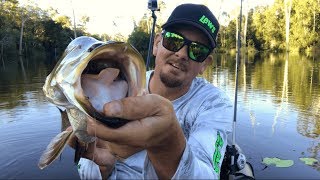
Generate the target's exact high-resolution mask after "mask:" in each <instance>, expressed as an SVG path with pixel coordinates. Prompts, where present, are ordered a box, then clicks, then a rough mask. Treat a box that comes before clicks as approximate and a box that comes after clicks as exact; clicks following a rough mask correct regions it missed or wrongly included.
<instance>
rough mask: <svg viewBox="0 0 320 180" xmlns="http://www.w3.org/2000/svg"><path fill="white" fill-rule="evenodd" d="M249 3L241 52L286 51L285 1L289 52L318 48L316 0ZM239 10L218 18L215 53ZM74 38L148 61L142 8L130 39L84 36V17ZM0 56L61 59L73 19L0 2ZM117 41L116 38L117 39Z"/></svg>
mask: <svg viewBox="0 0 320 180" xmlns="http://www.w3.org/2000/svg"><path fill="white" fill-rule="evenodd" d="M248 1H249V0H243V4H244V5H243V7H245V8H244V13H243V24H242V26H241V27H242V28H243V29H242V30H241V32H242V34H241V38H242V44H243V45H242V47H248V48H250V49H252V50H257V51H284V50H285V49H286V19H285V18H286V15H285V14H286V12H285V1H289V2H291V3H292V6H291V7H290V9H291V11H290V12H291V13H290V29H289V32H290V33H289V36H290V38H289V44H290V51H300V52H305V51H313V50H319V49H320V42H319V36H320V31H319V30H320V8H319V7H320V2H319V1H320V0H275V2H274V4H273V5H271V6H260V7H259V6H258V7H252V8H248V7H249V6H248V4H249V2H248ZM159 7H160V11H157V12H156V14H157V17H158V19H157V24H156V29H155V32H160V30H161V25H162V24H163V23H164V22H165V20H166V19H164V18H163V16H162V11H161V10H164V9H165V8H166V4H165V3H164V2H159ZM238 14H239V11H238V10H237V9H236V10H234V11H233V12H230V13H227V12H222V14H221V15H219V16H218V17H219V18H220V19H219V21H220V23H221V28H220V32H219V37H218V44H219V45H218V48H217V50H218V51H219V50H221V51H225V52H227V51H230V50H234V49H235V47H236V32H237V27H238V25H237V23H238V18H239V17H238ZM79 19H80V21H79V22H80V23H78V24H77V28H76V34H77V36H81V35H86V36H92V37H95V38H97V39H99V40H103V41H107V40H110V39H111V37H113V40H122V41H128V42H129V43H131V44H132V45H133V46H134V47H136V48H137V49H138V50H139V51H140V52H141V54H142V55H143V57H144V58H145V59H146V57H147V51H148V43H149V36H150V32H151V27H152V22H153V19H152V18H151V12H149V10H147V9H146V13H145V15H144V16H143V17H142V19H141V20H140V21H138V22H135V21H134V20H133V21H134V22H133V23H134V24H135V27H134V30H133V31H132V33H131V34H130V35H129V36H128V37H124V36H123V35H121V34H116V35H108V34H102V35H98V34H90V33H89V32H87V27H86V25H87V23H88V22H89V21H90V18H89V17H88V16H83V17H79ZM0 27H1V28H0V56H2V57H3V56H4V55H6V54H21V55H32V54H33V53H34V52H35V51H43V52H45V54H46V55H47V56H48V57H60V55H61V54H62V52H63V50H64V49H65V48H66V46H67V45H68V43H69V42H70V41H71V40H72V39H73V38H74V32H73V29H74V28H73V24H72V21H71V18H70V17H68V16H64V15H60V14H59V13H58V12H57V10H55V9H49V10H42V9H40V8H39V7H37V6H36V5H34V6H32V5H24V6H22V5H20V4H19V1H17V0H2V1H0ZM115 38H116V39H115Z"/></svg>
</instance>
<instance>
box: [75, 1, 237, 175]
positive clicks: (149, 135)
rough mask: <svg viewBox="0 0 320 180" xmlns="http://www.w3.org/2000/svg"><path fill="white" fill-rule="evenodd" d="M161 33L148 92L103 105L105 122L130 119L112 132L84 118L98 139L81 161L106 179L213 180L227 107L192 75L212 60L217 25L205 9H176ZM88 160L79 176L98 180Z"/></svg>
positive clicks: (225, 128)
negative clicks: (100, 172)
mask: <svg viewBox="0 0 320 180" xmlns="http://www.w3.org/2000/svg"><path fill="white" fill-rule="evenodd" d="M162 28H163V31H162V32H161V34H157V35H156V36H155V39H154V45H153V55H154V56H155V57H156V58H155V69H154V71H149V72H147V89H148V91H149V94H147V95H143V96H139V97H128V98H124V99H122V100H119V101H113V102H110V103H107V104H105V106H104V113H105V115H106V116H114V117H119V118H124V119H128V120H130V122H129V123H127V124H125V125H124V126H122V127H120V128H118V129H112V128H108V127H106V126H104V125H102V124H100V123H98V122H96V121H94V120H92V119H89V120H88V132H89V133H90V134H91V135H96V136H97V137H98V138H99V140H98V141H97V144H96V146H94V148H93V149H92V148H91V149H90V150H89V151H88V152H87V155H86V157H87V158H89V159H92V160H93V161H94V162H95V163H97V164H98V165H99V166H100V167H101V169H102V170H103V173H102V174H107V176H108V177H109V178H111V179H142V178H145V179H157V178H160V179H163V178H165V179H168V178H173V179H201V178H202V179H203V178H205V179H218V178H219V175H220V167H221V164H222V160H223V157H224V154H225V149H226V145H227V133H228V132H230V131H231V124H232V117H231V116H232V110H233V109H232V105H231V103H230V101H229V99H228V97H227V96H226V95H225V93H224V92H222V91H221V90H219V89H218V88H216V87H214V86H213V85H212V84H210V83H208V82H207V81H206V80H204V79H203V78H198V77H196V76H197V75H198V74H202V73H203V72H204V71H205V69H206V67H207V66H208V65H210V64H211V62H212V56H211V55H210V53H211V52H212V50H213V49H214V48H215V47H216V45H217V43H216V38H217V33H218V30H219V23H218V21H217V19H216V18H215V17H214V15H213V14H212V12H210V10H209V9H208V8H207V7H206V6H203V5H196V4H182V5H180V6H177V7H176V8H175V9H174V11H173V12H172V14H171V16H170V17H169V19H168V21H167V22H166V23H165V24H164V25H163V26H162ZM90 162H92V161H89V160H87V159H85V158H82V159H81V160H80V162H79V173H80V176H81V178H94V177H97V176H95V175H97V174H95V175H93V176H92V174H90V173H92V172H94V170H92V168H96V167H95V166H90ZM91 165H92V164H91ZM98 176H100V175H98Z"/></svg>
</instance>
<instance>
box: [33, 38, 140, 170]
mask: <svg viewBox="0 0 320 180" xmlns="http://www.w3.org/2000/svg"><path fill="white" fill-rule="evenodd" d="M145 69H146V68H145V64H144V60H143V58H142V56H141V55H140V53H139V52H138V51H137V50H136V49H135V48H134V47H132V46H131V45H130V44H128V43H124V42H102V41H98V40H96V39H94V38H91V37H86V36H82V37H78V38H76V39H74V40H73V41H72V42H71V43H70V44H69V45H68V47H67V48H66V50H65V52H64V54H63V55H62V57H61V59H60V60H59V62H58V63H57V64H56V66H55V67H54V69H53V71H52V72H51V73H50V74H49V75H48V76H47V78H46V81H45V84H44V86H43V92H44V94H45V96H46V98H47V99H48V100H49V101H50V102H51V103H53V104H55V105H57V106H59V107H64V108H65V109H66V113H67V117H68V119H69V122H70V124H71V126H72V129H73V131H71V132H70V131H63V132H61V133H60V134H58V135H57V136H56V137H55V138H54V139H53V140H52V141H51V142H50V144H49V145H48V147H47V149H46V150H45V151H44V153H43V155H42V156H41V158H40V161H39V164H38V166H39V167H40V169H43V168H45V167H46V166H48V165H49V164H51V163H52V162H53V161H54V160H55V159H56V158H57V157H58V156H59V155H60V154H61V152H62V150H63V149H64V147H65V145H66V144H67V142H68V140H69V139H70V138H71V137H72V135H73V134H75V135H76V136H77V138H78V139H79V140H80V141H81V142H83V143H90V142H93V141H94V140H95V137H92V136H90V135H88V134H87V133H86V119H87V118H88V117H91V118H94V119H97V120H99V121H101V122H103V123H104V124H106V125H107V126H110V127H115V128H116V127H119V126H122V125H123V124H125V123H126V120H122V119H115V118H112V117H105V116H104V115H103V112H102V111H103V110H102V107H103V104H105V103H107V102H109V101H112V100H116V99H121V98H123V97H127V96H138V95H141V94H142V92H143V90H144V87H145V81H146V80H145ZM63 119H66V118H63Z"/></svg>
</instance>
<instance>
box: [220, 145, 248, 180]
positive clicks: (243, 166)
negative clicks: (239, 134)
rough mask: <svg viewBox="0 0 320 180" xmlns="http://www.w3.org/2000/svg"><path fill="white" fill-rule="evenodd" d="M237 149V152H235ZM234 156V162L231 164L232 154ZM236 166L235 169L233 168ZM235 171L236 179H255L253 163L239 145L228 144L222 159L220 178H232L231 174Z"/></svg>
mask: <svg viewBox="0 0 320 180" xmlns="http://www.w3.org/2000/svg"><path fill="white" fill-rule="evenodd" d="M234 151H235V152H234ZM233 153H234V154H235V156H234V164H233V165H231V164H230V162H231V156H232V154H233ZM232 168H234V169H232ZM233 171H234V176H235V178H234V179H254V172H253V168H252V166H251V164H250V163H249V162H247V159H246V156H245V155H244V154H242V151H241V149H240V147H239V146H237V145H236V146H235V148H233V147H232V145H227V147H226V153H225V156H224V159H223V161H222V166H221V172H220V180H230V178H229V176H230V175H231V174H232V172H233Z"/></svg>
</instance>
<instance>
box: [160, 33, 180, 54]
mask: <svg viewBox="0 0 320 180" xmlns="http://www.w3.org/2000/svg"><path fill="white" fill-rule="evenodd" d="M162 43H163V46H164V47H165V48H166V49H168V50H169V51H174V52H177V51H179V49H180V48H181V47H182V46H183V43H184V39H183V37H181V36H180V35H178V34H176V33H172V32H165V34H164V36H163V42H162Z"/></svg>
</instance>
